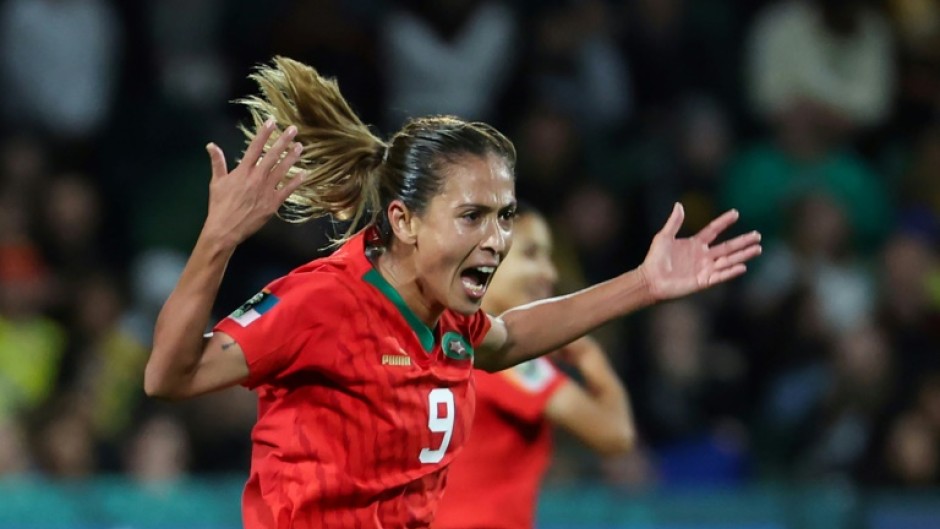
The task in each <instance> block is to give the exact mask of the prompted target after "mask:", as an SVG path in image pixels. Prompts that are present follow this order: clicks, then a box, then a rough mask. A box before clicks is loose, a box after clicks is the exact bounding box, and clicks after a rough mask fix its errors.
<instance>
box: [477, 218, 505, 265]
mask: <svg viewBox="0 0 940 529" xmlns="http://www.w3.org/2000/svg"><path fill="white" fill-rule="evenodd" d="M511 244H512V231H510V230H507V229H504V228H503V227H502V226H500V225H499V222H489V223H487V229H486V235H485V236H484V237H483V242H482V244H481V246H482V247H483V249H484V250H489V251H490V252H493V253H494V254H496V255H498V256H499V260H500V262H501V261H502V260H503V258H504V257H506V253H508V252H509V246H510V245H511Z"/></svg>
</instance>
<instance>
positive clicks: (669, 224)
mask: <svg viewBox="0 0 940 529" xmlns="http://www.w3.org/2000/svg"><path fill="white" fill-rule="evenodd" d="M683 220H685V208H683V207H682V204H680V203H679V202H676V205H675V206H673V208H672V214H670V215H669V218H668V219H667V220H666V224H665V225H664V226H663V229H662V230H660V231H659V234H660V235H664V236H666V237H669V238H670V239H674V238H675V237H676V235H678V234H679V228H681V227H682V221H683Z"/></svg>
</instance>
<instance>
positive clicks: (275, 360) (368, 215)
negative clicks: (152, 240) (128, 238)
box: [144, 58, 760, 529]
mask: <svg viewBox="0 0 940 529" xmlns="http://www.w3.org/2000/svg"><path fill="white" fill-rule="evenodd" d="M253 77H254V79H255V80H256V81H257V82H258V83H259V85H260V87H261V90H262V96H260V97H252V98H250V99H248V100H247V104H248V106H249V108H250V110H251V111H252V114H253V116H254V121H255V124H254V130H253V131H249V132H248V134H249V136H251V137H253V139H252V141H251V142H250V144H249V146H248V149H247V150H246V151H245V155H244V158H243V159H242V161H241V162H240V163H239V164H238V166H236V167H235V168H234V169H233V170H232V171H231V172H229V170H228V168H227V167H226V162H225V157H224V155H223V154H222V151H221V149H219V148H218V147H217V146H215V145H212V144H210V145H208V146H207V149H208V151H209V155H210V158H211V161H212V179H211V182H210V184H209V195H210V198H209V211H208V214H207V217H206V221H205V225H204V226H203V229H202V232H201V233H200V235H199V238H198V239H197V241H196V245H195V248H194V249H193V252H192V254H191V255H190V258H189V261H188V263H187V265H186V267H185V269H184V270H183V273H182V275H181V277H180V280H179V283H178V284H177V286H176V288H175V289H174V291H173V292H172V293H171V294H170V297H169V299H167V302H166V304H165V305H164V306H163V309H162V310H161V312H160V315H159V316H158V318H157V322H156V326H155V330H154V343H153V350H152V352H151V356H150V360H149V362H148V364H147V369H146V373H145V379H144V386H145V389H146V391H147V393H148V394H150V395H155V396H162V397H166V398H185V397H192V396H195V395H199V394H202V393H206V392H209V391H214V390H217V389H220V388H224V387H227V386H231V385H234V384H243V385H245V386H247V387H249V388H252V389H254V390H255V391H256V392H257V394H258V399H259V406H258V421H257V424H256V425H255V428H254V429H253V431H252V443H253V450H252V461H251V471H250V476H249V479H248V483H247V485H246V486H245V492H244V497H243V502H242V514H243V522H244V525H245V527H248V528H252V529H254V528H274V527H277V528H288V527H290V528H292V529H301V528H307V527H370V528H371V527H428V526H429V525H430V523H431V521H432V519H433V515H434V511H435V509H436V506H437V503H438V500H439V499H440V496H441V492H442V490H443V486H444V482H445V475H446V468H447V465H449V464H450V462H451V460H452V459H453V458H454V456H455V454H456V453H457V452H458V451H459V450H460V447H461V446H462V445H463V444H464V441H465V440H466V436H467V433H468V430H469V426H470V422H471V420H472V418H473V407H474V398H473V395H474V394H473V384H472V383H471V372H472V366H473V365H476V366H477V367H481V368H483V369H486V370H490V371H497V370H500V369H505V368H507V367H510V366H513V365H516V364H518V363H521V362H524V361H526V360H529V359H532V358H535V357H536V356H539V355H541V354H544V353H546V352H548V351H553V350H556V349H558V348H559V347H561V346H563V345H564V344H566V343H569V342H571V341H573V340H575V339H577V338H578V337H580V336H582V335H584V334H585V333H587V332H589V331H590V330H592V329H594V328H595V327H597V326H598V325H601V324H602V323H604V322H606V321H609V320H611V319H613V318H616V317H619V316H622V315H624V314H627V313H630V312H633V311H635V310H637V309H640V308H642V307H645V306H648V305H650V304H652V303H654V302H656V301H659V300H663V299H669V298H674V297H678V296H683V295H686V294H689V293H691V292H695V291H697V290H701V289H703V288H706V287H708V286H711V285H714V284H716V283H720V282H723V281H727V280H728V279H731V278H732V277H735V276H738V275H740V274H742V273H743V272H744V271H745V262H746V261H748V260H749V259H751V258H752V257H754V256H756V255H757V254H758V253H759V252H760V246H759V243H758V241H759V236H758V235H757V234H756V233H749V234H746V235H741V236H739V237H736V238H734V239H731V240H729V241H727V242H724V243H721V244H713V243H714V241H715V239H716V238H717V237H718V235H719V234H720V233H721V232H722V231H723V230H724V229H725V228H727V227H728V226H729V225H730V224H731V223H733V222H734V220H735V219H736V218H737V213H736V212H734V211H730V212H728V213H725V214H724V215H722V216H720V217H718V218H717V219H716V220H715V221H713V222H712V223H711V224H710V225H709V226H708V227H706V228H705V229H704V230H702V231H701V232H699V233H698V234H697V235H695V236H693V237H691V238H687V239H677V238H676V234H677V233H678V231H679V227H680V226H681V225H682V218H683V213H682V208H681V206H679V205H678V204H677V205H676V207H675V208H674V210H673V212H672V215H671V216H670V217H669V220H668V221H667V222H666V226H665V227H664V228H663V230H662V231H661V232H660V233H659V234H657V235H656V237H655V238H654V239H653V244H652V246H651V247H650V250H649V253H648V255H647V256H646V259H645V260H644V262H643V263H642V264H641V265H640V266H639V267H638V268H637V269H635V270H632V271H629V272H626V273H624V274H623V275H621V276H618V277H616V278H614V279H611V280H609V281H607V282H605V283H602V284H599V285H596V286H594V287H591V288H589V289H586V290H584V291H581V292H578V293H576V294H573V295H569V296H565V297H561V298H556V299H549V300H545V301H543V302H540V303H536V304H533V305H530V306H526V307H522V308H519V309H514V310H512V311H509V312H506V313H505V314H502V315H500V316H498V317H489V316H487V315H486V314H485V313H484V312H483V311H482V310H481V309H480V302H481V300H482V298H483V295H484V294H485V293H486V289H487V286H488V284H489V280H490V277H491V276H492V274H493V272H494V271H495V270H496V267H497V266H499V264H500V262H501V261H502V260H503V258H504V257H505V256H506V252H507V251H508V250H509V244H510V239H511V235H512V224H513V216H514V209H515V203H516V201H515V196H514V182H513V173H512V168H513V161H514V159H515V150H514V148H513V146H512V143H510V142H509V140H507V139H506V138H505V137H503V135H502V134H500V133H499V132H497V131H496V130H495V129H493V128H492V127H489V126H488V125H485V124H482V123H468V122H464V121H461V120H459V119H456V118H449V117H433V118H423V119H417V120H414V121H412V122H410V123H408V124H406V125H405V126H404V127H403V128H402V130H400V131H399V132H398V133H396V134H395V135H394V136H393V137H392V139H391V140H390V141H389V142H388V143H387V144H386V143H385V142H383V141H382V140H380V139H379V138H377V137H376V136H375V135H373V134H372V133H371V132H370V130H369V129H368V128H367V127H366V126H365V125H363V124H362V122H361V121H360V120H359V119H358V117H356V115H355V114H354V113H353V112H352V111H351V110H350V108H349V105H348V104H347V103H346V102H345V100H344V99H343V98H342V96H341V95H340V93H339V90H338V89H337V87H336V84H335V83H334V82H332V81H327V80H325V79H323V78H321V77H320V76H319V75H318V74H317V73H316V71H315V70H313V69H312V68H310V67H308V66H305V65H303V64H300V63H297V62H294V61H291V60H289V59H283V58H278V59H275V61H274V65H273V66H271V67H265V68H262V69H260V70H259V71H258V72H256V73H255V74H254V76H253ZM294 164H297V166H298V167H297V168H294V167H293V166H294ZM301 170H303V172H301ZM285 201H286V204H287V205H288V206H290V211H289V213H290V215H291V216H292V217H293V218H294V219H297V218H310V217H314V216H318V215H325V214H330V215H334V216H337V217H340V218H344V219H353V220H354V221H355V220H356V219H362V218H365V219H368V220H369V222H368V227H367V228H365V229H363V230H361V231H360V232H358V233H356V234H355V235H353V236H349V235H348V234H347V236H346V237H345V242H344V244H343V245H342V247H341V248H339V249H338V250H337V251H336V253H334V254H333V255H332V256H330V257H327V258H324V259H318V260H315V261H312V262H311V263H309V264H307V265H305V266H301V267H300V268H298V269H296V270H294V271H293V272H291V273H290V274H288V275H287V276H284V277H282V278H280V279H277V280H275V281H273V282H272V283H270V284H269V285H268V286H267V288H265V289H264V290H262V291H261V292H260V293H258V295H256V296H255V297H253V298H252V299H250V300H249V301H248V302H247V303H245V305H243V306H242V307H241V308H239V309H238V310H236V311H235V312H233V313H232V314H231V315H230V316H228V317H227V318H225V319H224V320H223V321H221V322H220V323H218V324H217V325H216V327H215V332H214V333H213V334H212V335H211V336H210V337H208V338H203V331H204V329H205V327H206V324H207V323H208V320H209V315H210V310H211V307H212V303H213V300H214V299H215V297H216V294H217V292H218V287H219V283H220V282H221V281H222V276H223V274H224V271H225V266H226V263H227V262H228V260H229V258H230V257H231V255H232V252H234V251H235V248H236V247H237V246H238V244H239V243H241V242H242V241H244V240H245V239H246V238H247V237H248V236H250V235H251V234H252V233H254V232H255V231H257V230H258V229H259V228H260V227H261V226H262V225H263V224H264V223H265V222H266V221H267V220H268V219H269V218H270V217H271V216H272V215H273V214H274V213H275V212H276V211H277V210H278V208H279V207H280V206H281V205H282V204H283V203H285ZM354 224H355V222H354Z"/></svg>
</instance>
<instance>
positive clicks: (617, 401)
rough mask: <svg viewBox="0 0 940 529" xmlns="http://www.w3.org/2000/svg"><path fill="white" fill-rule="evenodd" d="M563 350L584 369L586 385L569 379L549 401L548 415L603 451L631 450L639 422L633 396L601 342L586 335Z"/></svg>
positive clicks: (582, 372) (564, 356)
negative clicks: (618, 374) (634, 417)
mask: <svg viewBox="0 0 940 529" xmlns="http://www.w3.org/2000/svg"><path fill="white" fill-rule="evenodd" d="M559 353H560V355H561V357H562V359H563V360H565V361H566V362H568V363H569V364H571V365H573V366H574V367H575V368H576V369H577V370H578V371H579V372H580V373H581V376H582V377H583V378H584V387H581V386H580V385H578V384H577V383H575V382H574V381H571V380H569V381H567V382H565V383H564V385H562V386H561V387H560V388H558V390H556V391H555V393H554V394H553V395H552V396H551V398H550V399H549V401H548V403H547V404H546V406H545V416H546V417H548V420H550V421H551V422H552V423H553V424H555V425H557V426H561V427H562V428H564V429H565V430H568V431H569V432H571V433H572V434H573V435H574V436H575V437H577V438H578V439H580V440H581V441H582V442H583V443H584V444H586V445H587V446H589V447H591V448H592V449H593V450H594V451H596V452H598V453H600V454H604V455H616V454H620V453H624V452H627V451H629V450H631V449H632V448H633V446H634V445H635V444H636V426H635V425H634V422H633V410H632V408H631V406H630V397H629V395H628V394H627V390H626V388H625V387H624V386H623V384H622V383H621V382H620V378H619V377H617V373H616V372H614V368H613V367H612V366H611V365H610V362H608V361H607V356H606V355H605V354H604V351H603V350H602V349H601V348H600V345H598V343H597V342H595V341H594V340H593V339H591V338H590V337H587V336H585V337H584V338H581V339H579V340H576V341H574V342H572V343H570V344H568V345H567V346H565V347H564V348H563V349H562V350H561V351H559Z"/></svg>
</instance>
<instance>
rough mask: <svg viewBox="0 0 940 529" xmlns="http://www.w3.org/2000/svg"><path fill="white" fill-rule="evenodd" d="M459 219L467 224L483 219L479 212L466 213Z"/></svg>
mask: <svg viewBox="0 0 940 529" xmlns="http://www.w3.org/2000/svg"><path fill="white" fill-rule="evenodd" d="M460 218H462V219H464V220H465V221H467V222H470V223H474V222H477V221H479V220H480V219H481V218H483V215H482V214H481V213H480V212H479V211H468V212H466V213H464V214H463V215H461V216H460Z"/></svg>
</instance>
